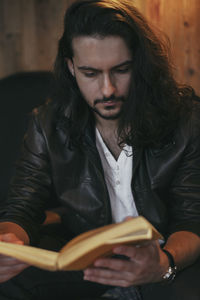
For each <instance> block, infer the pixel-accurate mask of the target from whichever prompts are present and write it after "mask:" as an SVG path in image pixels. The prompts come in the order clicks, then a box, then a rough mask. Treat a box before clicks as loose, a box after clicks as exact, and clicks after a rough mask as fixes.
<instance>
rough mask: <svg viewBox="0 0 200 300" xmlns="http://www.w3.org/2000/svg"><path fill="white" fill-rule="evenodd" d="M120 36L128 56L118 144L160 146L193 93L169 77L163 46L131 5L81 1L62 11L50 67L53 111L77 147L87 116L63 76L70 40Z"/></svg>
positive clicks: (84, 106)
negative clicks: (65, 121) (66, 124)
mask: <svg viewBox="0 0 200 300" xmlns="http://www.w3.org/2000/svg"><path fill="white" fill-rule="evenodd" d="M111 35H112V36H113V35H114V36H120V37H122V38H123V39H124V40H125V42H126V43H127V46H128V47H129V49H130V50H131V52H132V56H133V72H132V74H133V75H132V82H131V85H130V91H129V96H128V97H127V99H126V101H125V103H124V105H123V111H122V113H121V115H120V119H119V129H118V133H119V136H120V137H121V139H120V142H121V143H122V142H125V143H127V144H129V145H135V146H148V145H151V146H155V145H160V144H162V143H163V142H164V141H165V142H166V140H167V139H169V138H171V135H172V133H173V131H174V128H175V127H176V124H177V121H178V119H179V115H180V111H181V108H182V107H184V105H183V103H184V102H185V101H184V99H186V98H188V95H190V96H191V95H192V94H193V90H192V89H191V88H189V87H182V88H180V87H179V86H178V85H177V83H176V81H175V80H174V78H173V75H172V70H171V64H170V63H169V59H168V55H167V51H166V50H167V49H166V45H165V44H164V43H163V42H161V40H159V39H158V38H157V36H156V35H155V34H154V32H153V31H152V30H151V28H150V26H149V25H148V23H147V22H146V20H145V19H144V17H143V16H142V15H141V14H140V13H139V12H138V10H137V9H136V8H135V7H134V6H133V4H132V1H131V0H81V1H76V2H75V3H74V4H72V6H71V7H70V8H69V9H68V10H67V12H66V15H65V20H64V33H63V36H62V37H61V39H60V41H59V48H58V54H57V58H56V62H55V70H54V71H55V78H56V80H57V91H58V93H57V96H56V102H55V104H56V107H57V111H58V116H59V117H60V118H62V117H64V116H65V115H67V116H68V119H69V120H70V136H71V138H72V140H73V142H74V143H75V144H79V143H80V141H81V136H82V135H83V133H84V130H85V127H86V126H87V124H88V121H89V120H92V118H93V117H92V113H91V111H90V108H89V107H88V105H87V103H86V101H84V99H83V98H82V96H81V93H80V91H79V88H78V86H77V83H76V80H75V79H74V77H73V76H72V75H71V73H70V72H69V69H68V66H67V63H66V58H70V59H72V57H73V49H72V40H73V38H74V37H78V36H101V37H105V36H111Z"/></svg>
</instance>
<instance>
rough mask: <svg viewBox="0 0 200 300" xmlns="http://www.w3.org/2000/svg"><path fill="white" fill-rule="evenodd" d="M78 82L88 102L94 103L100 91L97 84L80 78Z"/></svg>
mask: <svg viewBox="0 0 200 300" xmlns="http://www.w3.org/2000/svg"><path fill="white" fill-rule="evenodd" d="M77 84H78V87H79V89H80V91H81V94H82V95H83V97H84V99H85V100H86V102H87V103H88V104H90V105H92V104H93V102H94V100H95V99H96V97H97V93H98V91H97V86H96V84H94V83H91V82H89V83H88V82H87V81H86V80H80V79H79V80H78V79H77Z"/></svg>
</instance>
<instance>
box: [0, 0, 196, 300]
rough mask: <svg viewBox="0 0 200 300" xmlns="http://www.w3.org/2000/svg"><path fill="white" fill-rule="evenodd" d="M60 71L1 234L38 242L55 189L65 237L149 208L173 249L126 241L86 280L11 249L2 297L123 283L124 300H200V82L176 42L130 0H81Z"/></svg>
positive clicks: (37, 119) (70, 294)
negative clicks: (176, 59) (185, 79)
mask: <svg viewBox="0 0 200 300" xmlns="http://www.w3.org/2000/svg"><path fill="white" fill-rule="evenodd" d="M55 75H56V79H57V87H56V92H55V95H54V99H53V101H50V102H48V103H47V104H46V105H44V106H42V107H40V108H39V109H37V110H35V111H34V113H33V117H32V120H31V122H30V125H29V128H28V131H27V134H26V136H25V139H24V147H23V151H22V156H21V159H20V160H19V162H18V168H17V172H16V176H15V178H13V181H12V184H11V189H10V193H9V196H8V201H7V206H6V208H5V209H4V211H3V212H2V218H1V220H2V223H1V227H0V228H1V233H2V234H1V236H0V237H1V240H6V241H9V242H13V243H27V244H28V243H31V244H34V243H38V240H39V239H40V236H39V233H38V232H39V226H40V225H41V224H42V223H43V221H44V219H45V214H44V208H45V206H46V203H48V199H49V198H50V196H51V195H52V193H53V195H54V197H55V201H58V202H59V203H60V204H59V205H60V208H59V209H60V215H61V226H62V230H63V232H64V235H65V236H66V237H65V241H66V239H67V236H69V234H70V236H75V235H77V234H79V233H81V232H84V231H86V230H89V229H92V228H96V227H98V226H102V225H105V224H108V223H111V222H120V221H122V220H123V219H125V218H126V217H135V216H137V215H143V216H145V217H146V218H147V219H148V220H149V221H150V222H151V223H152V224H153V225H154V226H155V227H156V228H157V229H158V230H159V231H160V232H161V233H162V234H163V235H164V237H165V244H164V245H162V246H161V245H160V244H159V243H158V242H151V243H148V244H146V245H144V246H141V247H135V246H120V247H115V248H114V249H113V254H114V255H122V256H123V257H126V259H122V257H121V258H120V256H118V257H117V258H116V257H112V258H102V259H98V260H97V261H95V263H94V265H93V266H92V267H91V268H88V269H86V270H84V275H83V276H82V273H81V272H57V273H50V272H45V271H41V270H37V269H35V268H27V266H26V265H24V264H22V263H21V262H19V261H16V260H14V259H11V258H8V257H4V256H1V258H0V281H1V282H2V284H1V286H0V295H2V296H1V297H2V298H1V299H13V298H14V299H54V298H55V297H57V298H58V299H63V297H65V298H66V299H78V297H79V296H84V297H86V296H90V297H91V298H90V299H95V298H93V297H94V296H95V295H96V296H98V295H101V294H103V293H104V292H105V291H106V290H112V289H113V287H117V289H115V291H117V292H118V295H120V296H119V298H118V299H135V297H136V298H137V299H140V297H141V296H142V297H143V299H160V297H162V298H163V299H188V298H190V299H193V300H195V299H199V296H200V294H199V287H198V282H197V279H196V281H195V276H196V278H198V272H199V270H198V266H199V264H198V263H197V262H196V261H197V259H198V257H199V254H200V239H199V232H200V226H199V223H200V202H199V201H200V182H199V176H200V169H199V167H198V166H199V165H200V141H199V133H200V121H199V111H200V107H199V104H198V103H197V102H196V101H193V100H195V99H193V98H195V96H194V93H193V91H192V89H191V88H188V87H179V86H178V85H177V83H176V82H175V80H174V79H173V76H172V73H171V69H170V65H169V62H168V60H167V56H166V54H165V52H164V46H163V45H162V44H161V43H160V42H159V40H158V39H157V37H156V36H155V35H154V33H153V32H152V31H151V29H150V28H149V26H148V24H147V23H146V21H145V20H144V18H143V17H142V16H141V15H140V14H139V12H138V11H137V10H136V9H135V8H134V7H133V5H132V1H130V0H129V1H126V0H120V1H118V0H94V1H78V2H76V3H75V4H74V5H72V6H71V8H69V9H68V11H67V13H66V16H65V31H64V34H63V36H62V38H61V40H60V43H59V49H58V56H57V59H56V64H55ZM57 234H58V236H59V232H58V233H57ZM57 240H58V243H59V242H60V240H59V239H58V238H57ZM65 241H64V242H65ZM64 242H63V241H62V242H61V244H62V243H64ZM195 262H196V263H195ZM191 265H193V266H192V267H191ZM25 268H27V269H26V270H24V269H25ZM195 268H196V269H195ZM23 270H24V271H23ZM22 271H23V272H22ZM177 271H178V273H177V276H176V272H177ZM16 275H18V276H16ZM15 276H16V277H15ZM191 276H193V281H192V282H191V283H190V285H189V284H188V281H187V285H186V279H187V278H189V277H190V278H191ZM9 279H10V280H9ZM166 281H171V282H172V283H171V285H167V286H166V285H163V282H166ZM136 287H137V288H136ZM127 291H128V293H129V296H128V295H127ZM108 294H109V293H108ZM108 294H107V295H108ZM111 294H112V292H111ZM3 297H4V298H3ZM165 297H166V298H165Z"/></svg>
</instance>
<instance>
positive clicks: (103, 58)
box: [67, 36, 132, 120]
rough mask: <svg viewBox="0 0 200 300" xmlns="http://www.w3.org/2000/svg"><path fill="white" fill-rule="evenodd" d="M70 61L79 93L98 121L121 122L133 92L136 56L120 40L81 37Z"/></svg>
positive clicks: (117, 38) (114, 37)
mask: <svg viewBox="0 0 200 300" xmlns="http://www.w3.org/2000/svg"><path fill="white" fill-rule="evenodd" d="M72 47H73V52H74V56H73V59H72V60H70V59H68V60H67V63H68V67H69V70H70V72H71V73H72V75H73V76H75V78H76V81H77V84H78V86H79V89H80V91H81V93H82V95H83V97H84V99H85V100H86V102H87V103H88V105H89V106H90V107H91V108H92V109H93V111H94V112H95V116H96V118H103V119H108V120H109V119H117V118H118V117H119V115H120V112H121V108H122V105H123V102H124V101H125V100H126V97H127V95H128V92H129V85H130V80H131V72H132V55H131V53H130V50H129V49H128V47H127V45H126V43H125V42H124V40H123V39H122V38H120V37H117V36H109V37H105V38H100V37H90V36H84V37H77V38H74V39H73V42H72Z"/></svg>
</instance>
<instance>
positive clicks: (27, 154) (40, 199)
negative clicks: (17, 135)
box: [1, 113, 52, 244]
mask: <svg viewBox="0 0 200 300" xmlns="http://www.w3.org/2000/svg"><path fill="white" fill-rule="evenodd" d="M50 174H51V173H50V162H49V158H48V151H47V145H46V142H45V138H44V135H43V132H42V130H41V127H40V125H39V121H38V117H37V114H36V113H33V116H32V118H31V120H30V123H29V127H28V130H27V133H26V135H25V137H24V141H23V145H22V151H21V156H20V159H19V160H18V162H17V163H16V173H15V176H14V177H13V179H12V181H11V185H10V190H9V193H8V198H7V201H6V204H5V206H4V207H3V208H2V209H1V221H9V222H14V223H17V224H18V225H20V226H21V227H23V228H24V230H25V231H26V232H27V233H28V235H29V237H30V242H31V244H33V243H35V242H36V241H37V238H38V230H39V226H40V224H41V223H43V221H44V219H45V214H44V209H45V206H47V205H46V204H47V202H48V199H49V197H50V193H51V184H52V180H51V175H50Z"/></svg>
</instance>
